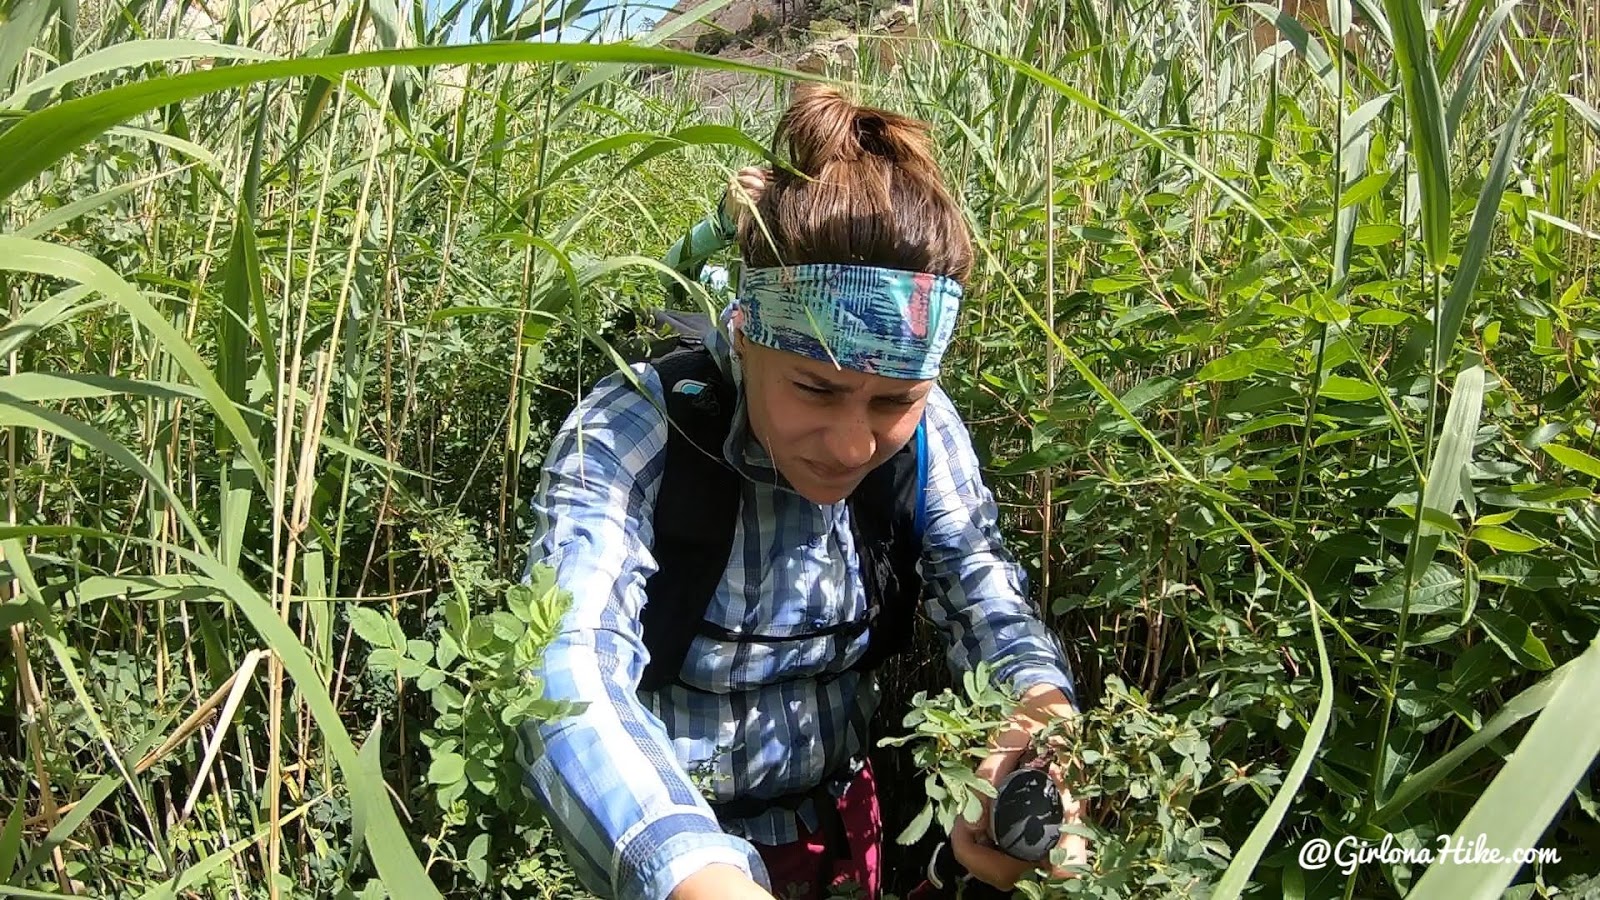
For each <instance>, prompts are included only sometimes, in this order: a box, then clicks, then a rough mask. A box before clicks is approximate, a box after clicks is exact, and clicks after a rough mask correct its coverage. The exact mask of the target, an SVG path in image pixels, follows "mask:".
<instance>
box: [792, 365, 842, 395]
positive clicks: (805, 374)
mask: <svg viewBox="0 0 1600 900" xmlns="http://www.w3.org/2000/svg"><path fill="white" fill-rule="evenodd" d="M794 374H795V377H796V378H803V379H805V380H806V381H809V382H811V384H812V385H813V386H815V387H819V388H823V389H825V390H829V391H834V392H836V393H840V394H848V393H850V392H851V387H850V385H848V384H840V383H838V382H836V381H829V380H828V379H826V378H824V377H822V376H821V375H818V374H816V373H815V372H812V371H810V370H807V369H795V370H794Z"/></svg>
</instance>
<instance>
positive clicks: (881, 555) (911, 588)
mask: <svg viewBox="0 0 1600 900" xmlns="http://www.w3.org/2000/svg"><path fill="white" fill-rule="evenodd" d="M654 319H655V323H656V324H657V325H658V326H664V327H665V328H666V329H668V330H670V331H671V332H674V334H672V335H669V336H668V337H667V338H665V339H660V340H656V341H654V342H651V343H650V344H649V346H648V347H647V348H641V347H640V346H639V345H635V346H634V348H633V351H632V352H631V353H630V354H628V355H629V356H633V357H634V358H633V359H629V361H630V362H637V361H647V362H648V363H649V364H650V365H651V366H652V367H654V368H655V370H656V372H657V374H659V375H660V378H661V387H662V393H663V396H664V397H665V400H666V412H667V418H668V422H669V429H668V434H667V447H666V461H665V471H664V472H663V474H662V480H661V487H660V491H659V493H658V495H657V499H656V507H655V514H654V518H653V522H654V525H655V543H654V546H653V548H652V553H653V555H654V556H655V558H656V562H657V565H658V568H657V571H656V572H655V573H654V574H653V575H651V576H650V578H649V579H648V580H647V581H646V582H645V595H646V602H645V606H644V610H643V612H642V613H641V616H640V618H641V623H640V624H641V626H642V630H643V639H644V644H645V647H646V648H647V649H648V650H649V651H650V661H649V663H648V664H647V665H646V666H645V669H644V674H643V677H642V678H641V681H640V685H639V687H640V688H641V689H643V690H652V691H653V690H659V689H661V688H663V687H665V686H667V685H671V684H677V683H681V682H680V681H679V673H680V672H681V671H682V669H683V662H684V660H685V658H686V657H687V656H688V653H689V647H690V644H691V643H692V642H693V641H694V637H695V635H697V634H704V635H707V636H709V637H713V638H715V639H717V640H722V641H731V642H754V643H767V642H778V641H785V640H801V639H810V638H817V637H823V636H829V635H840V636H841V637H843V638H844V639H845V642H848V641H849V640H850V639H852V638H854V637H855V636H856V635H858V634H859V633H860V632H861V631H862V630H867V629H870V631H869V635H868V638H867V649H866V652H865V653H864V654H863V655H862V657H861V658H860V659H859V660H858V661H857V662H856V663H855V665H853V666H852V667H851V669H853V670H858V671H871V670H873V669H876V668H877V667H878V666H880V665H882V664H883V663H884V662H885V661H887V660H888V659H889V658H890V657H892V656H894V655H896V654H898V653H901V652H904V651H905V650H908V649H909V648H910V646H911V635H912V629H913V625H914V617H915V614H916V609H917V605H918V603H919V602H920V600H921V598H922V577H921V571H920V561H921V556H922V535H923V532H924V530H925V520H926V516H927V508H926V505H925V502H924V493H925V491H926V487H927V456H928V454H927V431H926V423H919V424H918V425H917V431H916V435H915V436H914V437H913V438H912V440H910V441H908V442H907V443H906V446H905V447H903V448H901V449H900V451H899V452H898V453H896V454H895V455H894V456H892V457H890V458H889V460H888V461H886V462H884V463H883V464H882V465H880V466H879V467H878V468H877V469H874V470H873V471H872V472H871V473H869V474H868V475H867V477H866V478H865V479H863V480H862V482H861V484H860V485H858V486H857V487H856V489H855V491H854V492H853V493H852V494H851V495H850V496H849V497H848V498H847V499H846V501H845V502H846V503H847V504H848V506H849V510H850V522H851V531H852V536H853V537H854V539H855V545H856V553H857V557H858V558H859V559H860V562H861V576H862V580H863V582H864V583H865V588H866V595H867V612H866V614H865V615H864V616H862V617H861V618H859V619H857V620H855V621H851V622H845V623H840V624H837V625H834V626H832V627H830V628H827V629H823V630H819V631H814V632H810V633H808V634H804V635H796V636H791V637H763V636H760V635H744V636H741V635H736V634H734V633H732V632H728V631H726V630H724V629H721V628H719V627H717V626H716V625H714V624H713V623H711V622H708V621H706V610H707V608H708V607H709V606H710V603H711V597H712V594H713V593H714V592H715V591H716V588H717V586H718V584H719V583H720V582H721V580H722V577H723V573H724V572H725V570H726V568H727V561H728V559H729V557H730V556H731V554H732V552H733V538H734V530H735V525H736V524H737V522H738V516H739V509H740V500H739V494H740V490H739V488H740V482H741V481H742V480H743V476H742V475H739V474H738V473H736V472H734V471H733V470H732V469H731V468H729V467H728V465H727V463H726V462H725V461H724V460H723V457H722V446H723V443H724V441H725V440H726V438H727V436H728V432H729V429H730V427H731V426H732V424H733V413H734V410H735V408H736V400H737V396H736V394H735V388H734V386H733V384H732V383H730V382H729V381H728V379H727V378H725V377H724V376H723V374H722V370H721V369H720V368H719V367H718V366H717V363H716V360H714V359H713V358H712V357H711V351H710V350H709V349H707V348H706V346H705V342H704V335H705V334H707V333H708V332H709V331H710V329H711V328H712V327H713V326H712V325H711V323H710V320H709V318H708V317H706V316H704V315H699V314H693V313H683V312H677V311H670V310H660V311H656V312H655V313H654ZM641 356H642V357H644V359H643V360H640V359H639V358H638V357H641Z"/></svg>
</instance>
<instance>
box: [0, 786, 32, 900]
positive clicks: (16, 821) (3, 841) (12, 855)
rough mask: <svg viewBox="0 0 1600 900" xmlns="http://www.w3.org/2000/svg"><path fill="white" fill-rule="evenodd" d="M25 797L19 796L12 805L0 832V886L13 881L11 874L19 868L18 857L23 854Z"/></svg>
mask: <svg viewBox="0 0 1600 900" xmlns="http://www.w3.org/2000/svg"><path fill="white" fill-rule="evenodd" d="M25 796H26V795H23V796H19V797H18V798H17V799H16V801H15V802H14V803H12V804H11V815H9V816H7V817H6V827H5V829H4V830H0V884H4V883H5V882H7V881H10V880H11V872H12V870H14V869H15V868H16V867H17V857H18V856H19V855H21V853H22V801H23V799H24V797H25Z"/></svg>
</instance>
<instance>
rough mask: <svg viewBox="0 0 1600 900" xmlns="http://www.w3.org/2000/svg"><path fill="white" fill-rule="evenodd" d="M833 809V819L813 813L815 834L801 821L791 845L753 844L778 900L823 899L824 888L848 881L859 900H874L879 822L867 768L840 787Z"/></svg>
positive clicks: (878, 881) (879, 875) (879, 879)
mask: <svg viewBox="0 0 1600 900" xmlns="http://www.w3.org/2000/svg"><path fill="white" fill-rule="evenodd" d="M835 809H836V812H837V813H838V815H837V817H834V816H829V815H827V814H826V812H827V811H825V810H819V816H818V819H819V825H818V828H817V829H816V830H815V831H813V830H810V829H808V828H806V827H805V823H803V822H802V823H801V825H800V832H801V833H800V839H799V840H798V841H795V842H794V843H792V844H784V845H782V846H778V847H769V846H767V845H765V844H756V850H757V851H758V852H759V853H760V854H761V860H762V862H764V863H765V864H766V866H767V874H768V875H769V876H770V877H771V879H772V893H773V895H774V896H775V897H777V898H779V900H823V898H825V897H827V896H828V891H829V889H830V888H833V887H836V886H842V885H844V884H846V883H849V882H854V883H855V884H856V885H857V886H858V887H859V888H860V893H859V894H858V896H860V897H861V898H862V900H878V896H879V892H880V891H881V890H882V886H883V871H882V869H883V819H882V815H881V813H880V812H879V809H878V788H877V785H876V783H875V782H874V781H873V779H872V766H871V764H868V765H867V766H866V767H865V768H863V769H862V770H861V772H860V773H859V774H857V775H856V777H855V778H854V779H853V780H852V781H851V782H850V786H849V787H847V788H845V792H844V794H843V795H842V796H841V797H840V798H839V799H838V801H837V804H836V807H835ZM840 830H842V831H843V834H842V835H840V834H838V833H837V832H838V831H840Z"/></svg>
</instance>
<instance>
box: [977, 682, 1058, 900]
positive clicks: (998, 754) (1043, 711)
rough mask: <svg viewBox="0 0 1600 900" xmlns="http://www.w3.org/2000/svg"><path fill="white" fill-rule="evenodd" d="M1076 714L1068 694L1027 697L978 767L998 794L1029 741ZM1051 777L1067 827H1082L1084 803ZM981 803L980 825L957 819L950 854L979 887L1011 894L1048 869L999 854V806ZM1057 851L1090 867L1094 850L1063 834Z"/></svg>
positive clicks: (1034, 692) (1043, 691)
mask: <svg viewBox="0 0 1600 900" xmlns="http://www.w3.org/2000/svg"><path fill="white" fill-rule="evenodd" d="M1076 714H1077V712H1076V710H1074V709H1073V708H1072V703H1071V702H1070V701H1068V700H1067V696H1066V694H1064V693H1062V692H1061V691H1060V690H1059V689H1057V688H1053V687H1047V686H1041V687H1036V688H1033V689H1031V690H1029V691H1028V692H1027V693H1026V694H1024V695H1023V698H1022V705H1021V707H1020V708H1019V709H1018V710H1017V712H1016V714H1015V715H1014V716H1012V719H1011V723H1010V724H1009V725H1008V726H1007V727H1006V728H1005V729H1004V730H1003V731H1002V732H1001V733H1000V734H999V735H998V736H997V737H996V738H995V741H994V744H993V747H992V750H993V752H992V753H990V754H989V756H988V757H986V758H985V759H984V761H983V762H982V763H980V764H979V765H978V777H979V778H982V779H983V780H985V781H987V782H989V783H990V784H992V785H994V786H995V787H996V789H998V788H999V786H1000V782H1002V781H1004V780H1005V777H1006V776H1007V775H1009V774H1011V773H1012V772H1013V771H1015V770H1016V768H1017V765H1018V763H1019V762H1021V760H1022V755H1023V753H1024V752H1026V751H1027V749H1028V742H1029V737H1030V736H1031V735H1032V734H1033V733H1034V732H1036V731H1038V730H1039V729H1041V728H1043V727H1045V725H1047V724H1048V723H1050V722H1051V721H1054V720H1058V719H1063V718H1070V717H1072V716H1074V715H1076ZM1050 777H1051V778H1052V779H1054V780H1055V782H1056V788H1057V789H1058V790H1060V792H1061V812H1062V816H1063V821H1064V822H1065V823H1066V824H1068V825H1080V824H1082V823H1083V803H1082V801H1080V800H1078V799H1076V798H1075V797H1073V796H1072V794H1071V792H1070V791H1068V790H1067V787H1066V785H1064V784H1063V783H1062V780H1061V773H1060V772H1059V771H1057V770H1056V769H1055V767H1051V770H1050ZM978 799H979V803H980V804H981V806H982V811H981V812H980V813H979V815H978V821H976V822H968V821H967V820H966V819H965V818H961V817H957V818H956V824H955V827H954V828H953V829H951V833H950V849H951V851H952V852H953V853H954V854H955V858H956V861H957V862H959V863H961V865H963V866H965V867H966V870H967V871H968V872H971V873H972V874H973V876H974V877H976V878H977V879H978V880H979V881H982V882H984V883H985V884H988V885H991V886H993V887H996V888H999V889H1000V890H1003V891H1009V890H1011V889H1013V888H1014V887H1015V886H1016V883H1017V881H1018V880H1019V879H1021V878H1023V877H1024V876H1026V875H1028V874H1029V873H1030V872H1033V871H1035V870H1037V869H1041V868H1043V867H1044V866H1045V865H1047V864H1046V863H1035V862H1028V861H1026V860H1021V859H1017V858H1016V857H1014V856H1010V855H1007V854H1006V853H1003V852H1001V851H1000V850H997V849H995V848H994V847H993V846H992V843H991V842H990V840H989V812H990V806H991V804H992V803H993V801H992V800H990V798H989V797H987V796H983V795H980V796H979V798H978ZM1056 847H1057V848H1058V849H1063V850H1065V851H1066V852H1067V860H1066V862H1067V865H1075V864H1076V865H1084V864H1087V863H1088V861H1089V844H1088V841H1086V840H1084V838H1083V836H1082V835H1077V834H1070V833H1063V834H1062V835H1061V840H1060V841H1059V842H1058V843H1057V844H1056ZM1051 874H1052V875H1054V876H1056V877H1058V878H1066V877H1071V875H1072V873H1071V872H1070V871H1069V870H1068V869H1067V868H1066V867H1065V866H1057V867H1055V868H1054V869H1053V870H1052V871H1051Z"/></svg>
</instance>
